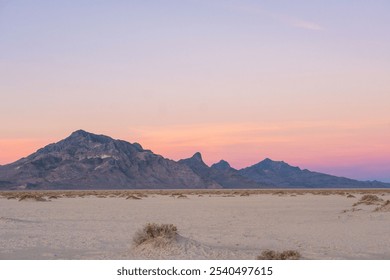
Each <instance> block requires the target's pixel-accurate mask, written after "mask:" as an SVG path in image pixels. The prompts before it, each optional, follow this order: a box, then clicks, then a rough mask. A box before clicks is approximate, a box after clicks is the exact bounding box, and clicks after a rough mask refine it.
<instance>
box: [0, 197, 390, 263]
mask: <svg viewBox="0 0 390 280" xmlns="http://www.w3.org/2000/svg"><path fill="white" fill-rule="evenodd" d="M351 194H352V195H353V196H354V197H347V195H350V196H351ZM364 194H365V193H364V192H361V191H355V192H351V191H346V192H341V193H340V192H324V193H310V192H309V193H308V192H294V191H286V192H277V191H274V192H264V193H254V194H250V195H249V196H241V195H240V193H233V192H232V193H218V192H217V193H212V192H211V193H207V192H206V193H204V194H200V193H192V194H191V193H186V194H185V196H187V197H184V198H179V197H178V194H177V193H176V195H175V194H174V195H161V194H159V193H147V197H142V199H126V197H125V196H124V195H111V197H110V195H109V193H104V194H103V195H98V194H94V195H83V196H82V197H78V196H77V195H76V197H73V195H69V196H70V197H71V198H69V197H64V196H63V195H59V196H58V197H59V198H57V199H55V198H52V199H50V201H36V200H33V199H24V200H21V201H19V199H20V198H18V197H17V198H16V199H12V198H13V197H12V196H13V195H12V193H7V195H4V194H3V195H2V197H1V198H0V259H255V258H256V256H258V255H260V253H261V252H262V251H263V250H266V249H271V250H279V251H282V250H297V251H299V252H300V253H301V255H302V258H303V259H387V260H390V235H389V230H390V212H389V205H388V204H387V205H386V201H387V200H388V199H390V192H389V191H377V192H376V193H375V195H376V196H377V197H378V198H379V199H380V201H377V202H374V203H373V204H372V205H366V204H364V203H361V204H358V205H355V206H353V205H354V204H355V203H357V202H359V199H360V198H361V197H362V196H363V195H364ZM0 196H1V194H0ZM19 197H20V195H19ZM48 197H49V194H47V195H46V198H45V199H47V200H48ZM381 205H384V206H383V207H382V208H381V209H380V211H375V209H377V208H378V207H379V208H380V207H381ZM153 222H154V223H168V224H174V225H176V226H177V228H178V232H179V236H178V237H177V239H176V241H175V242H173V243H172V244H169V246H161V247H154V246H152V245H150V244H148V245H145V246H139V247H134V245H133V237H134V236H135V234H136V232H137V231H138V230H139V229H142V228H143V227H144V225H145V224H147V223H153Z"/></svg>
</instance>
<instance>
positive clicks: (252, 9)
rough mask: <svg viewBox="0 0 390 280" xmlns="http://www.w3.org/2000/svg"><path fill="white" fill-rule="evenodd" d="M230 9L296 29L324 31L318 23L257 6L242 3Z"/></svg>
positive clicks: (232, 5)
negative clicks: (262, 17) (268, 18)
mask: <svg viewBox="0 0 390 280" xmlns="http://www.w3.org/2000/svg"><path fill="white" fill-rule="evenodd" d="M228 8H230V9H233V10H238V11H241V12H245V13H250V14H255V15H260V16H268V17H270V18H271V19H273V20H276V21H279V22H282V23H284V24H286V25H288V26H291V27H295V28H300V29H305V30H312V31H321V30H324V28H323V27H322V26H321V25H320V24H318V23H315V22H312V21H308V20H305V19H301V18H296V17H293V16H290V15H286V14H282V13H277V12H272V11H269V10H265V9H263V8H261V7H259V6H257V5H256V6H254V5H253V6H250V5H245V4H242V3H240V4H238V3H237V4H231V5H229V6H228Z"/></svg>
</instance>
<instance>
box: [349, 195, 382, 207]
mask: <svg viewBox="0 0 390 280" xmlns="http://www.w3.org/2000/svg"><path fill="white" fill-rule="evenodd" d="M382 201H383V199H382V198H379V197H378V196H377V195H374V194H365V195H363V196H362V197H361V198H360V200H359V201H358V202H356V203H355V204H354V205H353V206H356V205H359V204H366V205H373V204H379V203H380V202H382Z"/></svg>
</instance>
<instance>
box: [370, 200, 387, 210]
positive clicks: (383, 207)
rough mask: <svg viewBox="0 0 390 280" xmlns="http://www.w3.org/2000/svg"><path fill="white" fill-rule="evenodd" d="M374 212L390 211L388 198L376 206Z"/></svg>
mask: <svg viewBox="0 0 390 280" xmlns="http://www.w3.org/2000/svg"><path fill="white" fill-rule="evenodd" d="M374 211H375V212H390V200H386V201H385V203H383V204H382V205H381V206H379V207H377V208H376V209H375V210H374Z"/></svg>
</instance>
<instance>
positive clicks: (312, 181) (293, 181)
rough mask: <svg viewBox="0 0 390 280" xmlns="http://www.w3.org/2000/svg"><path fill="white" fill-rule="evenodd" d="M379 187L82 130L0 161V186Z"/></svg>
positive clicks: (278, 164)
mask: <svg viewBox="0 0 390 280" xmlns="http://www.w3.org/2000/svg"><path fill="white" fill-rule="evenodd" d="M384 187H390V184H389V183H382V182H378V181H357V180H353V179H348V178H344V177H337V176H332V175H328V174H323V173H318V172H312V171H309V170H307V169H304V170H302V169H300V168H299V167H294V166H291V165H289V164H287V163H285V162H283V161H273V160H271V159H268V158H267V159H264V160H263V161H261V162H259V163H257V164H255V165H252V166H249V167H246V168H243V169H240V170H237V169H234V168H232V167H231V166H230V165H229V163H228V162H226V161H224V160H221V161H220V162H218V163H215V164H213V165H211V166H208V165H206V164H205V163H204V161H203V159H202V155H201V154H200V153H195V154H194V155H193V156H192V157H191V158H187V159H182V160H179V161H174V160H170V159H167V158H164V157H163V156H161V155H157V154H155V153H153V152H152V151H150V150H147V149H144V148H143V147H142V146H141V145H140V144H138V143H129V142H126V141H123V140H115V139H113V138H111V137H108V136H104V135H97V134H93V133H89V132H86V131H84V130H77V131H75V132H73V133H72V134H71V135H70V136H69V137H67V138H65V139H63V140H61V141H59V142H57V143H53V144H49V145H47V146H46V147H44V148H42V149H39V150H38V151H36V152H35V153H33V154H31V155H29V156H27V157H24V158H21V159H19V160H18V161H15V162H13V163H10V164H7V165H3V166H0V190H12V189H141V188H142V189H167V188H170V189H183V188H186V189H198V188H214V189H218V188H220V189H221V188H384Z"/></svg>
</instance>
